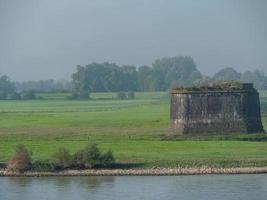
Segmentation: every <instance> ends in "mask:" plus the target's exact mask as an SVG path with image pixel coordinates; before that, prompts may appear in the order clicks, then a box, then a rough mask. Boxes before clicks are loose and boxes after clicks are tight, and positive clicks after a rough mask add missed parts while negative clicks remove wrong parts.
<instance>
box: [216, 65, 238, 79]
mask: <svg viewBox="0 0 267 200" xmlns="http://www.w3.org/2000/svg"><path fill="white" fill-rule="evenodd" d="M240 77H241V73H239V72H237V71H236V70H235V69H233V68H231V67H227V68H224V69H221V70H220V71H219V72H217V73H216V74H215V75H214V76H213V79H215V80H218V81H227V80H229V81H233V80H239V79H240Z"/></svg>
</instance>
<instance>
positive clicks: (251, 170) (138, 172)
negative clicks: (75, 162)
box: [0, 167, 267, 177]
mask: <svg viewBox="0 0 267 200" xmlns="http://www.w3.org/2000/svg"><path fill="white" fill-rule="evenodd" d="M259 173H267V167H242V168H209V167H206V168H204V167H202V168H157V169H98V170H92V169H91V170H64V171H59V172H34V171H26V172H23V173H18V172H9V171H7V170H5V169H2V170H0V176H24V177H41V176H171V175H205V174H259Z"/></svg>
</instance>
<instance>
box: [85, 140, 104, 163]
mask: <svg viewBox="0 0 267 200" xmlns="http://www.w3.org/2000/svg"><path fill="white" fill-rule="evenodd" d="M82 156H83V157H82V161H83V164H84V166H85V167H86V168H94V167H95V166H96V165H97V164H99V162H100V157H101V154H100V151H99V149H98V147H97V144H96V143H95V142H91V143H89V144H88V145H87V146H86V147H85V149H84V150H83V154H82Z"/></svg>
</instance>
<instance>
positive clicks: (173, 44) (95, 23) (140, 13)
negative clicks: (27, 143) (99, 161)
mask: <svg viewBox="0 0 267 200" xmlns="http://www.w3.org/2000/svg"><path fill="white" fill-rule="evenodd" d="M175 55H189V56H192V57H193V58H194V60H195V62H196V64H197V66H198V69H199V70H200V71H201V72H202V73H204V74H213V73H214V72H216V71H218V70H219V69H221V68H223V67H234V68H235V69H237V70H239V71H245V70H253V69H256V68H258V69H262V70H264V71H265V73H267V0H0V74H7V75H8V76H10V77H11V78H12V79H13V80H18V81H22V80H38V79H48V78H56V79H60V78H64V79H70V75H71V73H73V72H74V70H75V67H76V65H78V64H81V65H85V64H88V63H90V62H93V61H96V62H103V61H109V62H115V63H118V64H134V65H138V66H140V65H151V63H152V62H153V60H155V59H156V58H159V57H164V56H175Z"/></svg>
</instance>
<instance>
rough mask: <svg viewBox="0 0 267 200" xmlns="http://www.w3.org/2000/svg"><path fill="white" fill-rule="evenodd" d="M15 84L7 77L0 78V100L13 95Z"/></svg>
mask: <svg viewBox="0 0 267 200" xmlns="http://www.w3.org/2000/svg"><path fill="white" fill-rule="evenodd" d="M15 90H16V88H15V84H14V82H12V81H11V80H10V79H9V78H8V77H7V76H1V77H0V99H8V98H9V96H10V95H12V94H14V93H15Z"/></svg>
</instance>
